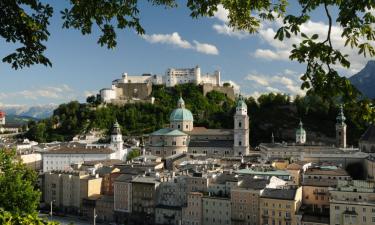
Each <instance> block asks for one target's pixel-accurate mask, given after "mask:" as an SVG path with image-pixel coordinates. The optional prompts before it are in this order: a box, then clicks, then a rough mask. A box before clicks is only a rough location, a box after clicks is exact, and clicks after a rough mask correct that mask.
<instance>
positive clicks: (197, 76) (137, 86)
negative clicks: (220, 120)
mask: <svg viewBox="0 0 375 225" xmlns="http://www.w3.org/2000/svg"><path fill="white" fill-rule="evenodd" d="M187 83H193V84H196V85H201V86H202V91H203V94H204V95H206V94H207V93H208V92H210V91H213V90H215V91H218V92H221V93H224V94H225V95H226V96H228V97H229V98H230V99H232V100H234V98H235V93H234V89H233V87H232V86H231V85H223V84H222V83H221V78H220V71H215V72H214V73H213V74H202V73H201V69H200V67H199V66H196V67H195V68H181V69H175V68H169V69H167V71H166V72H165V75H156V74H155V75H152V74H142V75H138V76H134V75H131V76H130V75H128V74H127V73H124V74H123V75H122V77H121V78H120V79H116V80H114V81H112V86H111V88H104V89H101V90H100V93H99V94H100V98H101V100H102V102H104V103H113V104H120V105H122V104H126V103H132V102H136V101H144V102H151V103H152V102H153V98H152V96H151V93H152V86H153V85H165V86H166V87H174V86H175V85H178V84H187Z"/></svg>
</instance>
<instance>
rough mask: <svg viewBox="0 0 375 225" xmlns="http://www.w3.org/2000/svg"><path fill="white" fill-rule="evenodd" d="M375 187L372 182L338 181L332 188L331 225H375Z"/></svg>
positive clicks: (330, 191)
mask: <svg viewBox="0 0 375 225" xmlns="http://www.w3.org/2000/svg"><path fill="white" fill-rule="evenodd" d="M374 188H375V185H374V183H373V182H370V181H361V180H353V181H343V180H341V181H338V184H337V187H336V188H330V190H329V193H330V196H331V200H330V212H331V213H330V224H332V225H344V224H345V225H347V224H353V225H354V224H363V225H367V224H375V192H374V190H375V189H374Z"/></svg>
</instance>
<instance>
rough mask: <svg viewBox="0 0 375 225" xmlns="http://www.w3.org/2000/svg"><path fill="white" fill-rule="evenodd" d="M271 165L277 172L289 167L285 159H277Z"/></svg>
mask: <svg viewBox="0 0 375 225" xmlns="http://www.w3.org/2000/svg"><path fill="white" fill-rule="evenodd" d="M271 165H272V167H274V168H276V169H278V170H285V169H286V168H287V167H288V165H289V161H288V160H285V159H278V160H275V161H273V162H272V164H271Z"/></svg>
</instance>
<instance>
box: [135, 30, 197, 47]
mask: <svg viewBox="0 0 375 225" xmlns="http://www.w3.org/2000/svg"><path fill="white" fill-rule="evenodd" d="M142 37H143V38H144V39H145V40H146V41H148V42H150V43H163V44H171V45H174V46H176V47H179V48H192V46H191V44H190V43H189V42H188V41H186V40H183V39H182V38H181V36H180V35H179V34H178V33H177V32H173V33H172V34H151V35H147V34H144V35H142Z"/></svg>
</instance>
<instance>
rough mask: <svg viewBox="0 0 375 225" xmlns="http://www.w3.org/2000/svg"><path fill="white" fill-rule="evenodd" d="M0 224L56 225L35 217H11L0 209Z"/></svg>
mask: <svg viewBox="0 0 375 225" xmlns="http://www.w3.org/2000/svg"><path fill="white" fill-rule="evenodd" d="M0 224H2V225H24V224H27V225H58V224H59V223H57V222H50V221H45V220H43V219H41V218H39V217H38V216H37V215H27V216H20V215H13V214H11V213H10V212H7V211H4V210H2V209H0Z"/></svg>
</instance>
